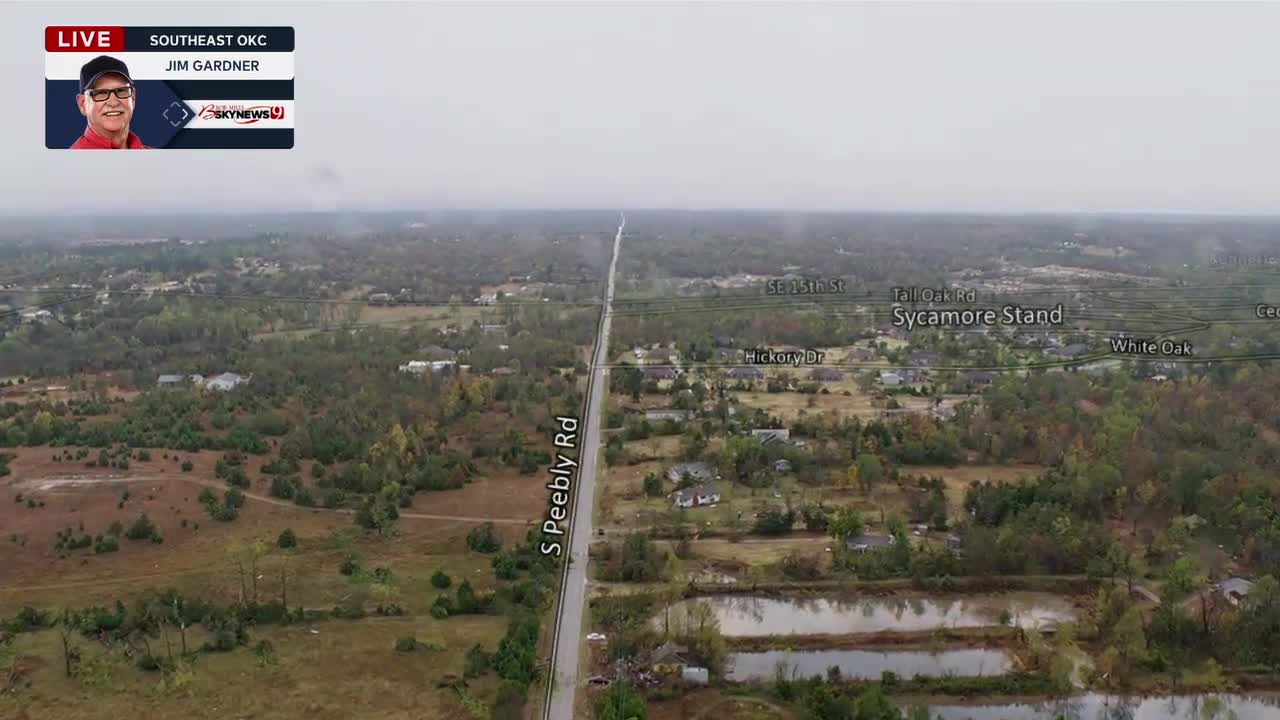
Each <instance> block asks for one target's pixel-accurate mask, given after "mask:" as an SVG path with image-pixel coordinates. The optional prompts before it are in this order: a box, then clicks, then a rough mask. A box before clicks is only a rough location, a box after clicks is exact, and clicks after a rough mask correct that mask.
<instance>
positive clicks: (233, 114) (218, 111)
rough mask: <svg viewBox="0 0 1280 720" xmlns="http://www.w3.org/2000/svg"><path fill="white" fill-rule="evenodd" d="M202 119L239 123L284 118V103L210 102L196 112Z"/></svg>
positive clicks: (247, 123) (249, 123)
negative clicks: (245, 103) (241, 103)
mask: <svg viewBox="0 0 1280 720" xmlns="http://www.w3.org/2000/svg"><path fill="white" fill-rule="evenodd" d="M196 115H197V117H199V118H200V119H201V120H230V121H231V122H234V123H235V124H237V125H253V124H254V123H258V122H262V121H268V122H269V121H272V120H277V121H279V120H284V119H285V117H284V106H283V105H231V104H217V103H209V104H205V105H202V106H201V107H200V112H198V113H196Z"/></svg>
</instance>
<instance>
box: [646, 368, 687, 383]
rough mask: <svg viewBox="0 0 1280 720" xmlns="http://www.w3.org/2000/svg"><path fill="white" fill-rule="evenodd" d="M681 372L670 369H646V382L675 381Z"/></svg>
mask: <svg viewBox="0 0 1280 720" xmlns="http://www.w3.org/2000/svg"><path fill="white" fill-rule="evenodd" d="M679 374H680V373H679V371H677V370H676V369H675V368H670V367H651V368H645V369H644V379H645V380H675V379H676V376H677V375H679Z"/></svg>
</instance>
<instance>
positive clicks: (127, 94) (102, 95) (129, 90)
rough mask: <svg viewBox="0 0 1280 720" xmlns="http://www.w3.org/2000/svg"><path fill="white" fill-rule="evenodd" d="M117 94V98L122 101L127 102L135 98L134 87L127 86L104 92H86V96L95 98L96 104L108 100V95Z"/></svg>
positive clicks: (104, 90)
mask: <svg viewBox="0 0 1280 720" xmlns="http://www.w3.org/2000/svg"><path fill="white" fill-rule="evenodd" d="M112 93H115V96H116V97H117V98H119V99H121V100H127V99H129V98H131V97H133V86H132V85H125V86H124V87H118V88H108V89H103V90H85V91H84V94H85V95H88V96H89V97H91V98H93V101H94V102H102V101H103V100H106V99H107V96H108V95H111V94H112Z"/></svg>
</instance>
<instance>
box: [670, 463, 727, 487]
mask: <svg viewBox="0 0 1280 720" xmlns="http://www.w3.org/2000/svg"><path fill="white" fill-rule="evenodd" d="M686 476H687V477H688V478H689V479H690V480H693V481H694V482H706V481H708V480H714V479H715V478H716V477H717V474H716V469H715V468H714V467H712V466H711V464H710V463H704V462H683V463H676V464H675V465H672V466H671V467H669V468H667V479H668V480H670V481H671V482H673V483H678V482H680V481H682V480H684V479H685V477H686Z"/></svg>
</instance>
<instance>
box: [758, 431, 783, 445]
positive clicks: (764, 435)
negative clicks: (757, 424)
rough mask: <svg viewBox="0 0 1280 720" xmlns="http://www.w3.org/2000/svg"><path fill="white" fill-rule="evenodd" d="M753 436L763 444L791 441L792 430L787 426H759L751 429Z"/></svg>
mask: <svg viewBox="0 0 1280 720" xmlns="http://www.w3.org/2000/svg"><path fill="white" fill-rule="evenodd" d="M751 437H753V438H755V439H756V440H759V441H760V444H761V445H768V444H769V443H775V442H780V443H784V444H787V443H790V442H791V431H790V430H787V429H785V428H757V429H755V430H752V431H751Z"/></svg>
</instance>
